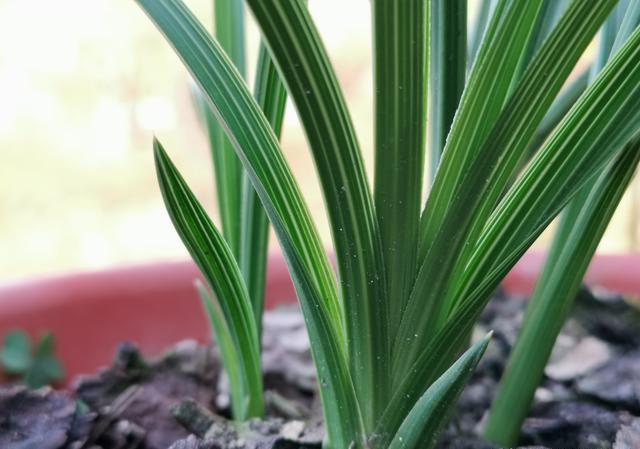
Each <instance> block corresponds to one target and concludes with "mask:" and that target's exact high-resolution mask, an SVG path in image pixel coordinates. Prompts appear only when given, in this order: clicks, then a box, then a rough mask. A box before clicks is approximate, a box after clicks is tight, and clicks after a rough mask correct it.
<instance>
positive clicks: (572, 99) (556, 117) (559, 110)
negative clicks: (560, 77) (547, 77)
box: [515, 68, 590, 174]
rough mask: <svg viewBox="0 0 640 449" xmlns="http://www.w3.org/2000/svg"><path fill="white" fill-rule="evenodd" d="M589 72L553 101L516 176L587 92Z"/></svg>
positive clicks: (579, 77)
mask: <svg viewBox="0 0 640 449" xmlns="http://www.w3.org/2000/svg"><path fill="white" fill-rule="evenodd" d="M589 71H590V68H587V69H585V70H583V71H582V72H580V73H579V74H578V75H576V77H575V78H574V79H573V80H571V82H570V83H569V85H568V86H567V87H565V88H564V89H562V91H561V92H560V94H559V95H558V96H557V97H556V99H555V100H553V103H552V104H551V106H550V107H549V110H548V111H547V113H546V114H545V116H544V118H543V119H542V121H541V122H540V124H539V125H538V128H537V129H536V132H535V134H534V135H533V138H532V140H531V142H530V143H529V149H528V150H527V151H526V152H525V154H524V156H523V157H522V159H521V160H520V162H519V163H518V168H517V169H516V170H515V173H516V174H518V173H520V172H521V171H522V169H523V168H524V166H525V165H526V164H527V163H528V162H529V161H530V160H531V157H533V155H534V154H535V152H536V151H538V150H539V149H540V147H541V146H542V144H543V143H544V141H545V140H547V137H549V135H550V134H551V133H552V132H553V130H554V129H555V128H556V126H558V124H559V123H560V122H561V121H562V119H563V118H564V116H565V115H567V112H569V110H570V109H571V108H572V107H573V105H574V104H575V103H576V101H578V98H580V95H582V93H583V92H584V91H585V90H586V88H587V86H588V85H589Z"/></svg>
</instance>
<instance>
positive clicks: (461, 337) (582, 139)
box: [381, 30, 640, 429]
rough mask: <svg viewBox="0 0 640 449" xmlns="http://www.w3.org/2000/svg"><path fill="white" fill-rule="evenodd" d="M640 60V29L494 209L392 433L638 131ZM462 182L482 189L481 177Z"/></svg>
mask: <svg viewBox="0 0 640 449" xmlns="http://www.w3.org/2000/svg"><path fill="white" fill-rule="evenodd" d="M638 57H640V30H636V31H635V32H634V34H633V35H632V37H631V38H630V40H629V41H628V42H627V44H626V45H625V46H624V47H623V48H622V50H621V51H620V52H619V53H618V54H617V55H616V57H615V58H614V59H613V60H612V61H611V62H610V63H609V64H608V65H607V67H606V68H605V70H604V71H603V73H602V74H601V75H600V77H599V78H598V80H596V82H595V83H594V84H593V85H592V86H591V87H590V88H589V90H588V91H587V92H586V93H585V95H583V97H582V98H581V100H580V101H579V102H578V103H577V104H576V105H575V106H574V108H573V109H572V110H571V112H570V114H569V115H568V116H567V118H566V119H565V120H564V121H563V123H562V124H561V125H560V126H559V127H558V129H557V130H556V131H555V133H554V136H552V137H551V138H550V139H549V140H548V142H547V144H546V145H545V147H544V148H543V149H542V150H541V151H540V152H538V154H536V156H535V157H534V159H533V161H532V162H531V164H530V165H529V166H528V167H527V169H526V171H525V173H524V174H523V175H522V176H521V177H519V178H518V180H517V181H516V183H515V184H514V186H513V187H512V188H511V189H510V191H509V192H508V193H507V195H506V197H505V198H504V199H503V200H502V201H501V203H500V205H499V206H498V208H497V209H496V211H494V213H493V215H492V218H491V219H490V221H489V224H488V225H487V228H486V231H485V232H484V233H483V235H482V236H481V238H480V240H479V243H478V245H477V247H476V249H475V250H474V253H473V255H472V257H471V259H470V262H469V264H468V265H467V267H466V270H465V272H464V273H463V275H462V276H461V279H460V280H459V281H458V282H459V283H458V286H459V287H458V289H457V291H455V292H454V293H455V297H457V298H460V300H459V304H458V306H457V307H456V308H455V309H454V310H453V313H452V314H451V315H450V316H449V318H448V320H447V324H446V325H445V326H444V327H443V328H442V329H441V330H440V331H438V334H437V335H436V337H434V338H433V339H431V340H429V343H428V344H427V345H426V346H423V348H422V350H421V351H420V353H419V355H418V356H417V357H415V358H413V359H412V360H413V364H412V365H410V366H409V367H408V368H407V369H406V370H405V371H404V374H403V376H402V378H401V379H402V380H400V381H399V382H398V386H397V388H396V389H395V392H394V396H393V398H392V400H391V401H390V402H389V405H388V407H387V409H386V410H385V413H384V415H383V420H384V422H385V424H384V425H385V426H386V428H387V429H393V426H394V425H399V420H400V419H401V417H402V416H403V415H404V413H406V412H407V407H409V406H410V405H411V404H413V403H414V401H415V400H417V398H418V397H419V394H420V387H421V386H428V385H429V384H430V382H433V381H434V380H435V379H436V378H437V377H438V376H439V374H440V373H442V372H444V370H445V369H446V367H447V364H448V363H450V361H452V358H451V357H452V354H455V353H456V351H459V350H461V349H462V348H463V347H464V345H465V343H466V340H465V339H466V337H467V335H468V334H467V333H468V332H470V331H471V328H472V326H473V323H474V322H475V321H476V320H477V318H478V316H479V315H480V312H481V311H482V309H483V308H484V306H485V304H486V302H487V301H488V299H489V297H490V295H491V293H492V292H493V291H494V289H495V288H496V287H497V286H498V284H499V283H500V281H501V280H502V279H503V278H504V276H505V275H506V274H507V273H508V272H509V270H510V269H511V268H512V267H513V265H515V263H516V262H517V260H518V259H519V258H520V257H521V256H522V254H523V253H524V252H525V251H526V249H527V248H528V247H529V246H530V245H531V244H532V243H533V242H534V241H535V239H536V238H537V237H538V236H539V235H540V233H541V232H542V231H543V230H544V229H545V227H546V226H547V225H548V224H549V223H550V222H551V220H552V219H553V218H554V217H555V216H556V215H557V214H558V212H559V211H560V210H561V209H562V207H563V206H564V205H565V204H567V202H568V201H569V200H570V199H571V197H572V196H573V195H575V193H576V192H577V191H578V190H579V189H580V187H581V186H582V185H584V184H585V183H586V182H587V181H588V180H589V179H590V178H591V177H592V176H594V175H596V174H597V173H598V171H599V170H601V169H602V168H603V167H604V166H605V165H606V164H607V163H608V162H610V161H611V160H612V159H613V158H615V157H616V155H618V154H619V153H620V152H621V151H622V148H623V146H624V145H625V143H626V142H628V141H629V140H630V139H631V138H632V137H633V136H634V135H635V133H637V132H638V129H639V128H640V125H639V123H640V122H639V121H638V120H639V119H640V108H639V107H638V106H639V105H640V83H638V80H639V79H640V66H638V65H637V64H634V61H637V60H638V59H637V58H638ZM482 163H484V158H481V157H478V158H477V161H476V162H475V164H474V165H480V164H482ZM465 182H477V183H479V184H478V185H480V183H481V182H482V180H476V181H473V179H470V180H469V179H467V180H465ZM461 200H464V199H462V198H461ZM453 287H454V286H452V288H453ZM422 341H424V340H422ZM383 420H381V421H383Z"/></svg>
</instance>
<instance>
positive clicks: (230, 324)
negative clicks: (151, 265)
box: [154, 141, 264, 419]
mask: <svg viewBox="0 0 640 449" xmlns="http://www.w3.org/2000/svg"><path fill="white" fill-rule="evenodd" d="M154 156H155V161H156V171H157V173H158V181H159V184H160V190H161V191H162V196H163V199H164V202H165V205H166V208H167V211H168V212H169V216H170V217H171V221H172V222H173V224H174V227H175V228H176V231H177V232H178V235H179V236H180V238H181V239H182V242H183V243H184V245H185V246H186V247H187V250H188V251H189V253H190V254H191V257H192V258H193V259H194V261H195V262H196V264H197V265H198V268H200V271H201V272H202V274H203V276H204V278H205V279H206V281H207V284H208V285H209V287H210V288H211V289H212V291H213V292H215V294H216V297H217V298H219V300H220V308H221V309H222V315H223V316H224V321H225V324H226V326H227V328H228V330H229V335H230V336H231V340H232V341H233V346H234V350H235V353H236V355H237V356H238V357H239V359H240V363H238V364H237V366H238V368H239V375H240V378H241V380H240V382H239V383H238V385H239V386H241V387H242V395H241V398H236V399H235V400H234V405H236V406H238V405H240V406H241V408H239V409H238V410H236V409H234V414H235V415H237V416H238V417H239V419H242V418H248V417H254V416H262V415H263V413H264V404H263V398H262V371H261V368H260V350H259V346H260V345H259V339H258V331H257V327H256V323H255V319H254V315H253V311H252V308H251V302H250V300H249V297H248V293H247V290H246V286H245V285H244V282H243V280H242V274H241V273H240V269H239V268H238V265H237V263H236V262H235V259H234V258H233V254H232V252H231V248H230V247H229V246H228V245H227V244H226V242H225V240H224V238H223V237H222V235H221V234H220V233H219V232H218V231H217V229H216V228H215V226H214V225H213V223H212V222H211V220H210V219H209V217H208V216H207V214H206V212H205V211H204V209H203V208H202V206H201V205H200V203H199V202H198V201H197V199H196V198H195V196H194V195H193V193H192V192H191V191H190V190H189V188H188V186H187V184H186V183H185V181H184V179H182V177H181V176H180V174H179V173H178V171H177V169H176V168H175V166H174V165H173V163H172V162H171V160H170V159H169V157H168V156H167V154H166V152H165V151H164V149H163V148H162V145H160V143H159V142H158V141H155V142H154Z"/></svg>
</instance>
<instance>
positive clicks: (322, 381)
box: [138, 0, 640, 449]
mask: <svg viewBox="0 0 640 449" xmlns="http://www.w3.org/2000/svg"><path fill="white" fill-rule="evenodd" d="M138 3H139V4H140V5H141V6H142V8H143V9H144V10H145V11H146V13H147V14H148V15H149V16H150V18H151V19H152V20H153V21H154V22H155V24H156V25H157V27H158V28H159V29H160V30H161V31H162V32H163V34H164V35H165V37H166V38H167V40H168V41H169V42H170V43H171V45H172V46H173V47H174V48H175V50H176V52H177V53H178V55H179V56H180V57H181V58H182V60H183V62H184V63H185V65H186V66H187V68H188V69H189V70H190V72H191V74H192V75H193V77H194V79H195V81H196V82H197V84H198V85H199V87H200V88H201V91H202V93H203V96H204V97H205V98H206V100H207V104H208V105H209V106H210V107H211V110H212V112H213V115H214V117H215V119H216V120H217V121H218V123H219V124H220V126H222V128H223V129H224V130H225V133H226V135H227V136H228V137H229V141H230V142H231V145H232V147H233V149H234V150H235V152H236V155H237V156H238V157H239V159H240V161H241V163H242V166H243V168H244V170H245V171H246V174H247V176H248V177H249V179H250V180H251V183H252V185H253V188H254V189H255V191H256V193H257V195H258V197H259V199H260V201H261V203H262V205H263V207H264V210H265V212H266V214H267V216H268V218H269V221H270V223H271V225H272V226H273V228H274V230H275V232H276V235H277V237H278V240H279V242H280V245H281V247H282V249H283V252H284V255H285V258H286V261H287V263H288V266H289V270H290V272H291V276H292V278H293V280H294V284H295V287H296V291H297V294H298V297H299V300H300V304H301V308H302V312H303V315H304V317H305V322H306V325H307V329H308V332H309V337H310V340H311V350H312V354H313V357H314V362H315V365H316V369H317V373H318V381H319V385H320V395H321V398H322V403H323V411H324V418H325V427H326V429H327V439H326V447H328V448H333V449H346V448H376V449H379V448H380V449H381V448H394V449H395V448H398V447H403V448H418V447H420V448H428V447H430V446H432V445H433V444H434V442H435V438H436V435H437V431H438V429H439V428H440V427H441V425H442V424H443V423H444V422H445V420H446V418H447V414H448V412H450V410H451V408H452V405H453V403H454V402H455V398H456V397H457V394H458V393H459V391H460V390H461V388H462V386H463V385H464V383H465V382H466V380H467V378H468V377H469V376H470V373H471V370H472V369H473V367H474V366H475V364H476V363H477V361H478V360H479V358H480V356H481V354H482V352H483V351H484V349H485V348H486V346H487V344H488V337H486V338H484V339H482V340H481V341H479V342H478V343H476V344H474V345H473V346H471V348H470V349H468V350H467V352H466V353H464V355H462V356H461V357H460V354H461V353H463V351H464V349H465V348H466V347H467V346H468V340H469V335H470V333H471V329H472V326H473V324H474V322H475V321H476V319H477V318H478V316H479V314H480V312H481V311H482V309H483V307H484V305H485V304H486V302H487V301H488V300H489V297H490V295H491V293H492V291H493V290H494V289H495V288H496V287H497V286H498V284H499V283H500V281H501V280H502V278H503V277H504V276H505V275H506V273H507V272H508V271H509V269H510V268H511V267H512V266H513V265H514V264H515V263H516V261H517V260H518V259H519V258H520V256H521V255H522V254H523V253H524V252H525V251H526V249H527V248H528V247H529V246H530V245H531V244H532V242H533V241H534V240H535V239H536V238H537V237H538V236H539V235H540V233H541V232H542V231H543V230H544V229H545V228H546V226H547V225H548V224H549V223H550V222H551V221H552V220H553V218H554V217H555V216H556V215H557V214H558V213H559V212H560V211H561V210H562V209H563V208H564V207H565V205H566V204H567V203H568V202H569V201H571V199H572V198H573V197H575V196H576V194H577V193H578V192H579V191H580V189H581V188H582V187H583V186H585V185H586V183H587V182H589V181H590V180H591V179H592V178H593V177H594V176H597V174H598V173H600V172H601V171H602V170H603V169H604V168H605V167H606V166H607V165H608V164H609V163H611V161H613V160H614V159H615V158H617V157H619V155H621V154H622V153H623V151H624V148H625V144H626V143H627V142H628V141H629V140H630V139H631V138H633V137H634V136H635V135H636V134H637V133H638V128H639V126H638V120H637V119H638V118H639V116H640V108H639V107H638V104H639V101H640V83H639V82H638V81H640V65H638V64H637V63H636V61H637V60H638V58H639V57H640V31H637V30H636V31H634V32H633V33H632V34H631V36H630V37H629V39H628V40H627V42H626V43H625V44H624V45H623V46H622V47H621V48H620V50H619V51H618V52H617V53H616V55H615V56H614V57H613V58H612V59H611V61H610V62H609V63H608V64H607V65H606V67H605V68H604V69H603V70H602V72H601V73H600V75H599V76H598V77H597V79H596V80H595V81H594V82H593V83H592V84H591V85H590V86H589V87H588V88H587V89H586V90H585V92H584V93H583V94H582V95H581V96H580V98H579V99H578V100H577V101H576V104H575V105H574V106H573V107H572V108H570V109H569V110H568V112H566V114H564V115H563V119H562V121H561V122H560V124H559V125H558V126H557V127H556V128H555V130H554V132H553V134H552V135H551V136H550V137H549V138H548V139H546V140H545V143H544V145H542V147H541V148H539V149H534V150H532V149H531V142H532V141H533V139H534V138H535V136H536V133H537V132H538V134H539V133H540V131H538V128H539V126H540V125H541V124H542V121H543V119H544V118H545V116H547V117H549V115H547V114H551V113H552V109H551V108H552V104H553V102H554V99H555V98H556V97H557V96H558V94H559V92H560V90H561V88H562V85H563V84H564V83H565V81H566V80H567V78H568V77H569V75H570V73H571V71H572V69H573V67H574V66H575V64H576V62H577V61H578V59H579V58H580V56H581V55H582V53H583V52H584V50H585V48H586V47H587V45H588V44H589V43H590V42H591V41H592V39H593V37H594V35H595V33H596V32H597V30H598V28H599V27H600V25H601V24H602V23H603V22H604V20H605V18H606V17H607V15H608V14H609V13H610V11H611V10H612V9H613V7H614V6H615V3H616V2H615V1H614V0H602V1H599V2H595V3H594V2H589V1H582V0H579V1H578V0H577V1H574V2H571V3H570V4H569V5H568V7H567V9H566V11H563V12H562V14H560V12H558V11H556V10H555V8H556V6H555V5H556V4H557V3H558V2H556V1H555V0H530V1H526V2H521V1H512V0H501V1H498V2H497V3H496V5H495V7H494V8H493V12H492V13H491V14H489V13H487V14H486V15H485V16H483V17H486V18H487V23H486V25H485V24H483V23H479V24H478V25H477V26H476V30H484V31H478V32H476V33H474V35H475V36H482V38H481V39H480V38H479V37H478V38H479V39H480V41H481V42H480V43H479V44H478V46H477V48H478V50H477V53H476V54H474V53H473V52H471V54H470V57H469V59H470V60H473V64H472V66H471V69H470V72H469V74H468V78H467V79H466V81H465V85H464V89H463V90H462V93H461V94H460V95H461V96H460V100H459V101H457V100H454V99H452V98H446V99H443V98H442V97H440V98H439V99H438V100H437V101H436V102H435V104H436V106H434V109H433V110H432V111H431V120H432V125H431V126H432V129H431V132H434V128H433V127H435V126H437V127H438V128H439V129H440V132H439V133H438V136H440V137H439V138H438V139H434V142H435V143H434V144H432V146H431V147H430V148H429V151H430V152H432V153H433V152H437V153H438V154H441V156H439V157H436V156H432V158H431V159H433V160H437V159H439V160H440V162H439V166H438V169H437V171H436V172H435V176H434V179H433V182H432V186H431V189H430V193H429V196H428V199H427V201H426V205H425V206H424V208H423V207H422V205H421V203H422V201H421V192H422V185H423V170H422V167H423V162H424V158H425V154H424V152H425V140H426V126H427V121H426V98H427V82H426V81H427V76H428V70H427V66H428V61H429V59H430V58H429V47H431V54H432V56H433V57H432V58H431V60H432V66H431V67H430V69H431V73H432V74H434V73H435V74H438V76H440V77H441V78H440V79H441V80H444V79H450V80H456V83H458V84H456V88H452V89H451V92H459V89H460V86H459V84H460V83H461V82H462V81H461V80H462V77H461V76H460V73H461V70H462V69H461V67H464V66H465V64H464V63H463V62H461V61H459V60H458V59H461V58H465V57H466V55H465V53H466V52H464V51H460V44H459V42H457V43H456V42H451V41H450V39H453V38H454V37H455V36H456V33H455V32H452V30H450V29H449V28H450V27H457V28H456V29H458V30H459V31H460V27H461V24H463V23H465V20H461V19H460V17H457V15H461V14H466V9H465V8H463V7H462V3H460V4H458V5H457V6H458V7H453V6H452V5H448V7H444V6H445V5H443V4H442V3H438V0H433V1H431V2H427V1H426V0H424V1H415V2H414V1H410V2H409V1H407V2H398V1H393V0H372V12H373V30H374V36H373V43H374V45H373V46H374V75H375V76H374V78H375V86H374V92H375V96H374V98H375V114H374V115H375V145H376V148H375V162H376V170H375V176H374V192H373V195H372V194H371V192H370V187H369V185H368V183H367V178H366V175H365V171H364V166H363V162H362V158H361V154H360V149H359V145H358V142H357V139H356V135H355V132H354V129H353V126H352V124H351V121H350V118H349V114H348V112H347V108H346V104H345V102H344V100H343V97H342V93H341V90H340V88H339V85H338V82H337V79H336V76H335V74H334V72H333V69H332V67H331V65H330V63H329V59H328V56H327V54H326V51H325V50H324V47H323V45H322V42H321V39H320V36H319V34H318V32H317V30H316V28H315V26H314V24H313V20H312V18H311V17H310V15H309V12H308V11H307V9H306V6H305V3H304V2H303V1H302V0H269V1H264V0H248V2H247V3H248V5H249V6H250V8H251V10H252V12H253V15H254V17H255V18H256V20H257V22H258V24H259V26H260V28H261V30H262V33H263V38H264V39H265V41H266V44H267V46H268V48H269V51H270V55H271V57H272V58H273V60H274V62H275V64H276V66H277V67H278V73H279V74H280V77H281V78H282V80H283V82H284V84H285V85H286V89H287V92H288V94H289V95H290V96H291V98H292V100H293V101H294V103H295V105H296V107H297V110H298V116H299V118H300V121H301V122H302V125H303V127H304V128H305V131H306V134H307V138H308V142H309V147H310V150H311V152H312V155H313V158H314V161H315V164H316V168H317V171H318V175H319V179H320V183H321V186H322V189H323V194H324V197H325V202H326V205H327V211H328V214H329V222H330V225H331V228H332V235H333V243H334V249H335V255H336V262H337V281H336V278H335V276H334V273H333V272H332V270H331V268H330V265H329V263H328V261H327V258H326V255H325V253H324V250H323V248H322V245H321V243H320V240H319V238H318V235H317V232H316V231H315V228H314V226H313V223H312V220H311V217H310V214H309V212H308V210H307V208H306V206H305V204H304V201H303V198H302V196H301V194H300V191H299V189H298V187H297V185H296V182H295V179H294V177H293V175H292V173H291V171H290V169H289V167H288V165H287V163H286V161H285V160H284V158H283V156H282V153H281V152H280V148H279V145H278V142H277V138H276V135H275V134H274V132H273V130H272V128H271V126H270V124H269V122H268V120H267V119H266V117H265V115H264V114H263V112H262V111H261V108H260V105H259V104H258V103H256V101H255V100H254V99H253V98H252V96H251V95H250V94H249V91H248V88H247V86H246V84H245V82H244V81H243V79H242V77H241V76H240V74H239V73H238V71H237V69H236V68H235V67H234V65H233V63H232V62H231V60H230V59H229V57H228V56H227V55H226V54H225V51H224V50H223V48H222V47H221V46H220V44H218V43H217V42H216V41H215V40H214V39H212V37H211V36H210V35H209V34H208V33H207V31H206V30H205V29H204V28H203V27H202V25H201V24H200V23H199V22H198V21H197V20H196V19H195V18H194V17H193V15H192V14H191V13H190V11H189V10H188V9H187V7H186V6H185V5H184V4H183V3H182V2H180V1H179V0H138ZM436 3H438V4H437V5H436ZM430 5H431V6H430ZM438 8H440V9H438ZM430 10H431V11H432V12H434V11H438V12H437V14H432V15H431V16H430V15H429V11H430ZM453 16H455V17H453ZM489 16H490V17H491V18H490V20H489ZM430 30H431V32H430ZM439 30H442V33H440V34H439V35H441V36H443V39H440V40H438V39H433V40H432V42H431V44H429V35H430V34H432V33H433V34H435V32H436V31H439ZM459 31H458V32H459ZM447 42H448V43H447ZM440 46H445V47H443V48H445V50H442V51H443V53H442V54H441V55H440V56H437V54H439V53H438V52H440V50H441V49H440ZM449 54H451V55H452V56H451V57H452V58H454V59H456V61H457V63H456V64H448V62H447V61H448V57H443V56H442V55H449ZM429 85H430V86H432V88H433V89H438V87H437V86H439V83H437V82H434V81H433V80H432V82H430V83H429ZM456 95H457V94H456ZM432 97H434V96H433V95H432ZM436 98H437V97H436ZM456 102H457V106H456V108H455V115H453V117H452V113H451V104H454V103H456ZM445 103H447V106H446V107H444V104H445ZM449 103H451V104H449ZM434 115H439V118H438V119H434V117H433V116H434ZM433 122H435V123H436V124H437V125H435V124H433ZM443 135H446V136H447V138H446V140H444V139H442V136H443ZM442 146H443V147H442ZM154 147H155V157H156V166H157V171H158V177H159V181H160V186H161V189H162V192H163V196H164V199H165V202H166V205H167V209H168V211H169V214H170V215H171V217H172V219H173V222H174V224H175V226H176V229H177V230H178V233H179V234H180V236H181V238H182V239H183V241H184V243H185V244H186V246H187V248H188V249H189V251H190V253H191V255H192V256H193V257H194V259H195V260H196V262H197V264H198V265H199V266H200V268H201V270H202V272H203V274H204V277H205V279H206V280H207V283H208V286H209V287H210V289H211V290H212V291H213V293H214V294H215V296H214V297H212V299H213V298H215V300H216V301H217V303H216V302H213V303H212V304H211V309H214V308H215V307H217V309H215V310H219V311H220V312H219V313H215V314H213V315H214V316H219V317H222V318H223V322H224V323H225V329H226V333H227V337H228V338H226V343H225V342H223V343H222V344H224V345H226V346H227V347H228V348H229V352H230V353H232V355H233V357H235V358H236V360H237V363H236V366H237V369H238V370H239V376H238V377H239V378H242V379H245V381H244V385H245V390H244V391H245V392H244V400H243V402H246V403H249V402H251V401H254V402H256V401H257V399H256V398H254V397H253V396H252V394H253V393H252V392H255V394H256V395H258V394H259V392H258V391H257V390H259V382H260V379H259V363H257V362H256V360H257V359H256V357H257V356H256V354H257V353H259V344H258V340H257V334H258V332H257V324H256V316H255V315H254V314H253V313H252V309H251V301H250V298H249V295H248V293H247V291H248V289H247V288H246V285H245V281H244V280H243V277H242V270H241V269H240V265H239V264H238V263H236V261H235V260H234V258H233V254H234V253H233V248H232V247H230V246H229V245H228V244H227V242H225V240H224V239H223V238H222V235H221V234H220V233H219V232H218V231H217V229H216V228H215V226H214V225H213V224H212V223H211V221H210V220H209V219H208V217H207V216H206V214H205V212H204V210H203V209H202V207H201V206H200V205H199V204H198V202H197V200H196V198H195V197H194V196H193V194H192V193H191V192H190V191H189V189H188V187H187V184H186V182H185V181H184V180H183V179H182V177H181V176H180V175H179V173H178V172H177V170H176V168H175V167H174V166H173V164H172V163H171V161H170V160H169V158H168V156H167V154H166V153H165V151H164V150H163V148H162V146H161V145H160V143H159V142H157V141H156V142H155V144H154ZM532 153H533V154H532ZM527 158H530V160H529V161H528V162H527V163H525V164H523V159H525V160H526V159H527ZM523 166H524V169H523V170H522V171H521V172H520V171H519V169H520V168H521V167H523ZM204 296H205V298H208V296H207V293H206V290H205V294H204ZM216 304H217V306H216ZM458 357H460V358H458ZM456 359H458V361H457V362H455V363H454V361H455V360H456ZM250 390H251V391H250ZM256 410H257V407H256ZM234 412H235V409H234Z"/></svg>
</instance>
